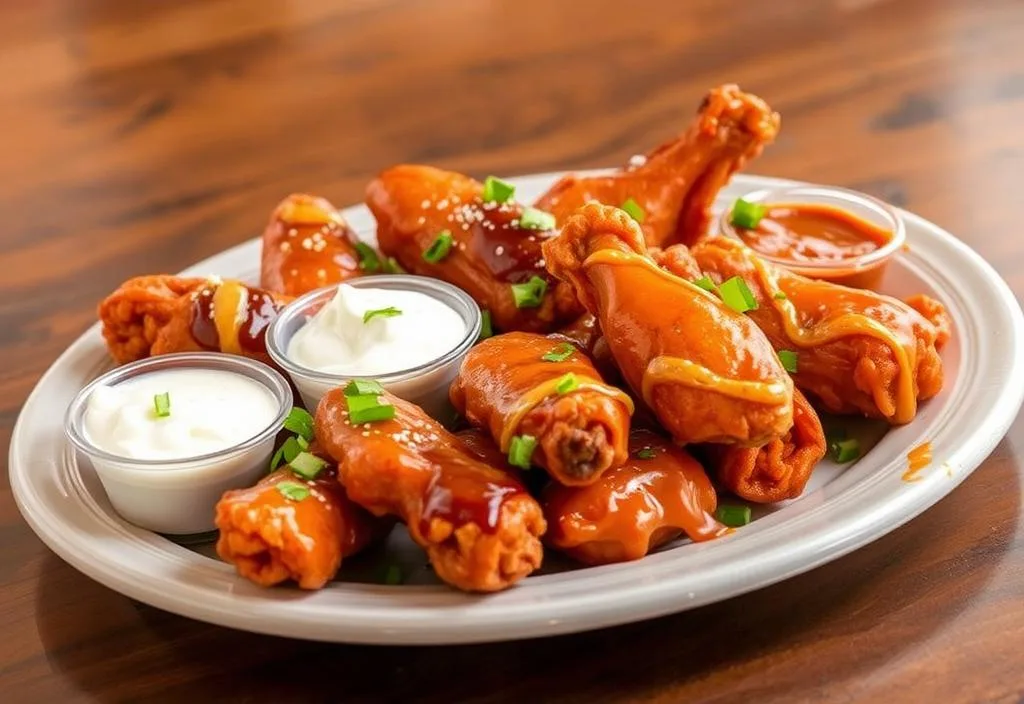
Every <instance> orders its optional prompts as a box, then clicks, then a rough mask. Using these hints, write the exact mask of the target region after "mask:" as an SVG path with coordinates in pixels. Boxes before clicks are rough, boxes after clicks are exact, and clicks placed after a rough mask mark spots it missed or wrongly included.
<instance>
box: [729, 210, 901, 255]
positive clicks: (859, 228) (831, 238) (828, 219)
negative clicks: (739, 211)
mask: <svg viewBox="0 0 1024 704" xmlns="http://www.w3.org/2000/svg"><path fill="white" fill-rule="evenodd" d="M737 232H738V233H739V236H740V238H741V239H742V240H743V241H744V242H745V243H746V244H747V246H749V247H750V248H751V249H753V250H755V251H757V252H760V253H761V254H766V255H768V256H770V257H775V258H777V259H787V260H790V261H794V262H840V261H843V260H846V259H853V258H856V257H861V256H864V255H865V254H870V253H871V252H874V251H875V250H877V249H879V248H880V247H882V246H884V245H885V244H886V243H887V242H889V240H891V239H892V232H890V231H889V230H887V229H885V228H882V227H879V226H878V225H875V224H874V223H872V222H869V221H867V220H864V219H863V218H860V217H857V216H856V215H854V214H853V213H851V212H849V211H847V210H843V209H842V208H837V207H835V206H831V205H825V204H817V203H800V204H776V205H769V206H767V209H766V211H765V214H764V217H763V218H761V221H760V222H759V223H758V225H757V227H756V228H753V229H743V228H737Z"/></svg>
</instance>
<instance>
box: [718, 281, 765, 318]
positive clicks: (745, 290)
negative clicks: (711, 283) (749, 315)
mask: <svg viewBox="0 0 1024 704" xmlns="http://www.w3.org/2000/svg"><path fill="white" fill-rule="evenodd" d="M718 295H719V296H721V297H722V301H724V302H725V305H727V306H729V307H730V308H732V309H733V310H734V311H736V312H737V313H746V312H747V311H748V310H757V299H756V298H754V294H753V293H751V292H750V287H749V286H747V282H746V281H744V280H743V279H741V278H740V277H738V276H734V277H732V278H731V279H727V280H726V281H723V282H722V284H721V285H720V286H719V287H718Z"/></svg>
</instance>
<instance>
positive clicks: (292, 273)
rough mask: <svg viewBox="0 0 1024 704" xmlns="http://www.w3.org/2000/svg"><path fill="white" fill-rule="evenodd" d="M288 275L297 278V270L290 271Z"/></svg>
mask: <svg viewBox="0 0 1024 704" xmlns="http://www.w3.org/2000/svg"><path fill="white" fill-rule="evenodd" d="M288 273H289V274H291V275H292V276H298V275H299V270H298V269H292V270H291V271H289V272H288Z"/></svg>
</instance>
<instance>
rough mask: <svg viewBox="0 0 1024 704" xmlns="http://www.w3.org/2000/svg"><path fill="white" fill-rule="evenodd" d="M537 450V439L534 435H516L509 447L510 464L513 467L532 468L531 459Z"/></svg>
mask: <svg viewBox="0 0 1024 704" xmlns="http://www.w3.org/2000/svg"><path fill="white" fill-rule="evenodd" d="M536 448H537V438H535V437H533V436H532V435H516V436H515V437H513V438H512V442H511V443H510V444H509V446H508V463H509V464H510V465H512V466H513V467H521V468H522V469H529V468H530V458H531V457H533V451H534V450H535V449H536Z"/></svg>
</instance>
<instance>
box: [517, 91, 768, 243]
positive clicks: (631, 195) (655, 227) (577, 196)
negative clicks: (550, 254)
mask: <svg viewBox="0 0 1024 704" xmlns="http://www.w3.org/2000/svg"><path fill="white" fill-rule="evenodd" d="M778 130H779V115H778V113H776V112H774V111H772V109H771V108H770V107H768V105H767V104H766V103H765V102H764V101H763V100H761V99H760V98H758V97H757V96H755V95H751V94H749V93H744V92H743V91H741V90H740V89H739V88H738V87H737V86H735V85H723V86H720V87H718V88H715V89H713V90H711V91H710V92H709V93H708V94H707V96H706V97H705V98H704V102H703V103H702V104H701V106H700V109H699V110H698V111H697V116H696V118H694V120H693V122H692V123H691V124H690V126H689V128H688V129H687V130H686V132H684V133H683V134H682V135H681V136H679V137H678V138H676V139H674V140H672V141H671V142H667V143H666V144H663V145H661V146H660V147H658V148H657V149H655V150H654V151H653V152H651V153H650V154H648V155H647V157H646V158H645V159H644V161H643V163H641V164H637V165H635V166H631V167H630V168H627V169H625V170H622V171H618V172H616V173H613V174H610V175H606V176H575V175H568V176H565V177H563V178H562V179H560V180H559V181H558V182H557V183H556V184H555V185H554V186H552V187H551V189H550V190H548V192H547V193H545V194H544V195H543V196H541V197H540V199H539V200H538V201H537V207H538V208H540V209H542V210H546V211H549V212H551V213H553V214H554V215H555V217H556V218H558V221H559V222H562V221H564V220H565V219H566V218H568V217H569V216H570V215H572V214H573V213H574V212H575V211H576V210H577V209H578V208H580V207H581V206H583V205H584V204H586V203H588V202H590V201H595V200H596V201H598V202H600V203H605V204H607V205H622V204H623V203H625V202H626V201H627V200H630V199H632V200H633V201H634V202H635V203H636V204H637V205H639V206H640V208H641V209H642V210H643V211H644V216H643V223H642V225H641V227H642V229H643V232H644V237H646V239H647V244H649V245H651V246H663V245H664V246H667V245H669V244H672V243H676V242H681V243H684V244H692V243H694V242H696V241H697V240H699V239H700V238H702V237H704V236H705V235H706V234H707V232H708V226H709V225H710V223H711V208H712V206H713V205H714V203H715V197H716V196H717V195H718V192H719V191H721V190H722V188H723V187H725V185H726V184H727V183H728V182H729V179H730V178H731V177H732V175H733V174H734V173H735V172H737V171H739V170H740V169H742V168H743V167H744V165H745V164H746V163H747V162H748V161H749V160H751V159H753V158H755V157H757V156H758V155H759V154H760V153H761V150H762V149H763V148H764V147H765V146H766V145H768V144H770V143H771V142H772V141H773V140H774V139H775V135H776V133H777V132H778Z"/></svg>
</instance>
